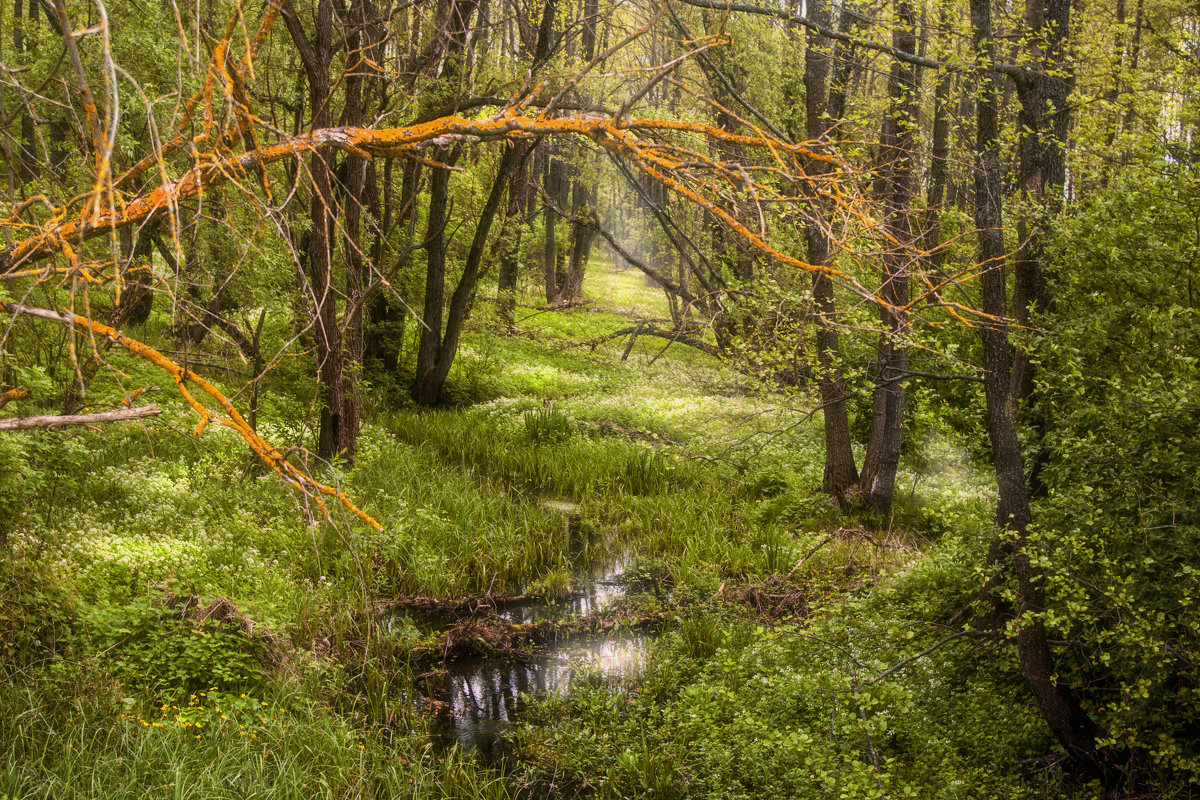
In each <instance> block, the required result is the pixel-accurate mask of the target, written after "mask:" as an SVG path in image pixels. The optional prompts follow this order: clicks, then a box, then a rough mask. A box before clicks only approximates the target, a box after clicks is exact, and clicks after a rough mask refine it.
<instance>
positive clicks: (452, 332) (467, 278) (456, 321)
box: [413, 143, 527, 405]
mask: <svg viewBox="0 0 1200 800" xmlns="http://www.w3.org/2000/svg"><path fill="white" fill-rule="evenodd" d="M526 152H527V150H526V145H525V144H523V143H522V144H516V145H510V146H508V148H507V149H506V150H505V153H504V156H503V157H502V158H501V159H500V165H499V167H498V168H497V169H496V177H495V179H494V180H493V181H492V189H491V191H490V192H489V193H488V199H487V201H486V202H485V203H484V205H483V212H482V213H481V214H480V216H479V222H478V223H477V224H476V225H475V235H474V237H473V238H472V239H471V247H470V249H469V250H468V251H467V260H466V263H465V264H464V265H463V275H462V278H461V279H460V280H459V282H458V286H457V287H456V288H455V290H454V295H453V296H452V297H451V298H450V306H449V309H448V310H447V314H446V331H445V333H444V334H442V330H441V309H440V308H438V309H437V316H436V318H435V317H433V316H431V315H430V312H431V309H430V308H429V306H428V305H426V316H425V322H426V324H427V325H429V326H430V329H429V330H425V331H422V336H421V355H420V358H419V360H418V372H417V381H416V383H415V384H414V386H413V399H414V400H416V401H417V402H418V403H421V404H423V405H432V404H434V403H436V402H437V401H438V400H439V399H440V398H441V394H442V387H443V386H445V384H446V376H447V375H448V374H449V373H450V366H451V365H452V364H453V363H454V356H455V354H456V353H457V352H458V342H459V338H460V337H461V335H462V327H463V323H464V322H465V321H466V318H467V308H468V307H469V305H470V301H471V297H472V295H473V294H474V292H475V287H476V286H477V285H478V283H479V275H480V268H481V266H482V263H483V256H484V254H485V252H486V250H487V240H488V234H489V233H490V232H491V229H492V223H493V221H495V219H496V212H497V211H498V210H499V208H500V204H501V202H502V201H503V199H504V191H505V188H506V187H507V186H508V180H509V178H510V177H511V176H512V173H513V172H514V171H515V170H516V167H517V165H518V164H519V163H520V162H521V161H522V159H524V158H525V155H526ZM442 171H443V172H447V174H448V171H447V170H442ZM434 199H436V198H432V199H431V201H430V208H431V213H430V220H432V219H433V213H432V209H433V200H434ZM441 205H442V206H444V205H445V204H444V202H442V203H441ZM443 213H444V212H443ZM431 257H432V256H431ZM441 257H442V258H443V259H444V257H445V254H444V252H443V253H442V254H441ZM428 297H429V291H428V287H427V288H426V298H428ZM426 302H427V303H428V299H427V301H426ZM439 302H440V298H439ZM435 332H436V333H435ZM427 348H428V352H429V353H431V354H432V355H428V354H427Z"/></svg>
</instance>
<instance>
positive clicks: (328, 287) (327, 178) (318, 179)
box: [282, 0, 346, 459]
mask: <svg viewBox="0 0 1200 800" xmlns="http://www.w3.org/2000/svg"><path fill="white" fill-rule="evenodd" d="M282 13H283V20H284V23H285V24H286V26H287V29H288V32H289V33H290V34H291V37H292V41H293V43H294V44H295V45H296V50H297V52H298V53H299V54H300V60H301V61H302V62H303V64H304V70H305V73H306V74H307V76H308V90H309V92H308V98H309V100H308V101H309V109H310V110H311V112H312V127H324V126H326V125H329V124H330V119H331V109H330V101H331V96H330V95H331V87H330V83H329V67H330V64H331V63H332V60H333V2H332V0H319V1H318V3H317V13H316V19H315V29H314V38H313V39H312V40H309V38H308V35H307V34H305V32H304V28H303V26H302V25H301V23H300V18H299V17H298V16H297V15H296V11H295V9H294V8H293V7H292V2H291V0H285V2H284V5H283V11H282ZM331 157H332V154H331V152H330V151H329V149H327V148H320V149H316V150H314V151H313V153H312V156H311V157H310V158H309V175H310V177H311V178H312V197H311V200H310V208H309V217H310V219H311V220H312V228H311V230H310V231H309V237H308V253H307V255H308V273H309V275H308V277H309V288H310V290H311V292H312V303H313V307H314V309H315V313H314V320H313V322H314V327H315V331H314V334H315V344H316V347H315V349H316V355H317V377H318V378H319V380H320V383H321V395H322V398H321V399H322V403H321V417H320V423H319V428H318V431H317V456H318V457H319V458H323V459H331V458H333V457H334V456H335V455H336V454H337V453H338V451H339V448H340V445H341V444H342V443H343V442H344V441H345V439H346V435H345V433H344V432H343V430H342V424H343V415H344V413H345V407H344V406H345V397H346V393H345V389H346V387H345V383H344V381H343V379H342V331H341V328H340V327H339V326H338V316H337V296H336V294H335V288H334V283H333V235H334V234H333V232H334V228H335V225H336V220H335V215H336V209H335V208H334V206H333V184H332V171H331V168H330V158H331Z"/></svg>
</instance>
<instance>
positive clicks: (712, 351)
mask: <svg viewBox="0 0 1200 800" xmlns="http://www.w3.org/2000/svg"><path fill="white" fill-rule="evenodd" d="M622 336H633V337H637V336H657V337H658V338H660V339H670V340H671V341H672V342H679V343H680V344H686V345H687V346H688V347H693V348H695V349H697V350H700V351H701V352H704V353H708V354H709V355H710V356H713V357H714V358H720V357H721V351H720V350H718V349H717V346H716V345H712V344H709V343H708V342H706V341H704V340H703V339H698V338H696V337H695V336H690V335H688V334H686V333H684V332H683V331H682V330H681V329H676V330H664V329H663V328H659V327H656V326H655V325H654V324H653V323H649V322H644V323H638V324H637V325H631V326H630V327H628V328H621V329H620V330H616V331H613V332H612V333H606V334H604V335H603V336H599V337H597V338H595V339H592V340H590V341H587V342H584V343H583V344H586V345H587V346H588V347H590V348H591V349H592V350H595V349H596V348H597V347H599V346H600V345H602V344H604V343H605V342H607V341H611V340H612V339H620V338H621V337H622ZM626 355H628V352H626Z"/></svg>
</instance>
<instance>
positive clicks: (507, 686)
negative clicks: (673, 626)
mask: <svg viewBox="0 0 1200 800" xmlns="http://www.w3.org/2000/svg"><path fill="white" fill-rule="evenodd" d="M646 649H647V640H646V638H645V637H644V636H630V637H601V636H593V637H579V638H575V639H570V640H567V641H564V642H562V643H561V644H558V645H555V646H554V647H553V648H552V649H551V650H549V651H548V652H545V653H541V654H538V655H536V656H532V657H530V659H529V660H528V661H511V660H501V659H486V660H482V661H479V660H475V661H460V662H451V663H448V664H447V665H446V669H445V672H444V674H442V675H441V676H440V679H438V678H434V679H431V680H432V682H433V685H428V684H427V691H428V692H429V694H428V695H427V697H426V702H427V703H428V704H429V705H430V706H431V707H432V708H433V709H435V710H436V712H437V713H436V721H435V725H434V730H433V734H434V736H435V738H437V739H438V740H439V741H440V742H441V743H442V744H444V745H447V746H449V745H453V744H456V743H457V744H459V745H461V746H462V747H465V748H468V749H474V750H476V751H478V752H479V753H480V755H481V756H483V757H484V758H485V759H488V760H491V759H496V758H500V757H501V756H502V753H501V752H500V748H501V734H502V733H503V730H504V728H505V726H506V725H507V724H508V723H509V722H511V721H512V715H513V714H515V713H516V711H517V708H518V704H519V702H520V700H521V698H522V696H526V697H528V696H532V695H540V694H547V693H550V692H560V691H569V690H570V687H571V684H572V682H573V681H577V680H583V679H586V680H589V681H596V680H598V681H601V682H602V683H603V684H604V685H607V686H611V687H613V688H614V689H615V688H616V687H617V686H619V685H620V683H621V682H622V681H623V680H624V679H626V678H629V677H632V676H635V675H637V674H638V673H639V672H640V671H641V669H642V665H643V664H644V662H645V658H646Z"/></svg>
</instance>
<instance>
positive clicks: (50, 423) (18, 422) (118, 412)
mask: <svg viewBox="0 0 1200 800" xmlns="http://www.w3.org/2000/svg"><path fill="white" fill-rule="evenodd" d="M162 412H163V410H162V409H161V408H159V407H158V406H140V407H138V408H114V409H113V410H112V411H98V412H96V413H95V414H49V415H46V416H42V417H16V418H14V419H0V431H28V430H38V429H44V428H63V427H66V426H68V425H101V424H103V423H106V422H125V421H127V420H131V419H145V418H146V417H156V416H158V415H159V414H161V413H162Z"/></svg>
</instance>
